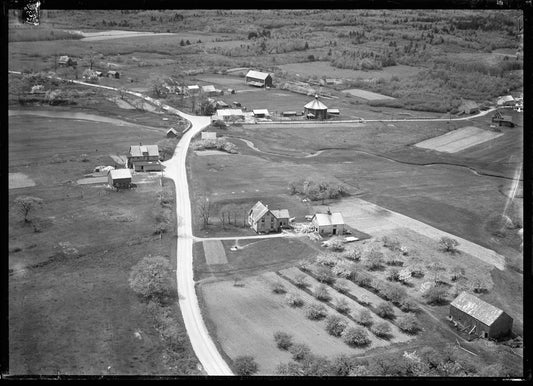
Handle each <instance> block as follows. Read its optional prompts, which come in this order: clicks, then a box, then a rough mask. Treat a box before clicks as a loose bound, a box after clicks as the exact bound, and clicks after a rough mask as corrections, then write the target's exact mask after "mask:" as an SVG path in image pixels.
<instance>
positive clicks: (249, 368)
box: [233, 355, 259, 375]
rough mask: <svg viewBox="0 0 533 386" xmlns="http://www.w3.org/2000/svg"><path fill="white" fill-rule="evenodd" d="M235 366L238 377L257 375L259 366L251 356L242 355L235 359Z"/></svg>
mask: <svg viewBox="0 0 533 386" xmlns="http://www.w3.org/2000/svg"><path fill="white" fill-rule="evenodd" d="M233 366H234V367H235V371H236V373H237V374H238V375H252V374H255V373H257V371H258V370H259V366H258V365H257V362H256V361H255V359H254V357H253V356H251V355H241V356H238V357H237V358H235V360H234V361H233Z"/></svg>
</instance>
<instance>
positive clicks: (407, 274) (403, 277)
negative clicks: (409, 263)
mask: <svg viewBox="0 0 533 386" xmlns="http://www.w3.org/2000/svg"><path fill="white" fill-rule="evenodd" d="M411 276H412V272H411V270H410V269H409V268H403V269H401V270H400V271H399V272H398V281H399V282H400V283H402V284H405V285H410V284H411Z"/></svg>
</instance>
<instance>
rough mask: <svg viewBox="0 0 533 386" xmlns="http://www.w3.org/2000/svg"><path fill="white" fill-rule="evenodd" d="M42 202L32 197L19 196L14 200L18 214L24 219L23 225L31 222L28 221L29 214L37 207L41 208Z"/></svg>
mask: <svg viewBox="0 0 533 386" xmlns="http://www.w3.org/2000/svg"><path fill="white" fill-rule="evenodd" d="M42 204H43V200H42V199H41V198H38V197H32V196H19V197H17V198H16V199H15V205H16V206H17V210H18V212H19V213H20V214H21V216H22V217H23V219H24V222H25V223H29V222H31V220H30V219H29V216H30V213H31V212H34V211H35V210H36V209H37V207H42Z"/></svg>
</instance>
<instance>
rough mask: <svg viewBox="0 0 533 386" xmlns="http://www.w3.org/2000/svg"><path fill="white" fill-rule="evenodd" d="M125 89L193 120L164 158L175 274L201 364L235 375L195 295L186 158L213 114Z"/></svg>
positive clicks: (208, 370)
mask: <svg viewBox="0 0 533 386" xmlns="http://www.w3.org/2000/svg"><path fill="white" fill-rule="evenodd" d="M9 73H12V74H21V73H20V72H18V71H9ZM48 78H55V79H60V80H66V79H61V78H59V77H52V76H48ZM68 81H69V82H72V83H77V84H81V85H84V86H89V87H97V88H104V89H108V90H113V91H119V89H117V88H114V87H109V86H101V85H98V84H92V83H86V82H81V81H77V80H68ZM124 92H125V93H128V94H131V95H135V96H137V97H139V98H143V99H145V100H146V101H148V102H150V103H153V104H154V105H157V106H159V107H161V108H163V109H165V110H167V111H168V112H170V113H172V114H177V115H179V116H181V117H182V118H184V119H186V120H188V121H189V122H191V127H190V128H189V130H187V132H186V133H185V134H184V135H183V136H182V137H181V139H180V141H179V142H178V145H177V146H176V150H175V152H174V156H173V157H172V158H171V159H170V160H168V161H166V162H163V164H164V165H165V166H166V168H165V171H164V175H165V176H166V177H168V178H171V179H172V180H173V181H174V183H175V186H176V214H177V216H176V218H177V219H178V227H177V228H178V232H177V233H178V237H177V240H176V243H177V255H176V260H177V264H176V266H177V267H176V278H177V285H178V299H179V305H180V309H181V313H182V316H183V321H184V323H185V328H186V330H187V335H188V336H189V339H190V341H191V345H192V347H193V350H194V353H195V354H196V357H197V358H198V360H199V361H200V363H201V364H202V367H203V370H204V371H205V372H206V373H207V374H208V375H233V373H232V371H231V369H230V368H229V366H228V364H227V363H226V362H225V361H224V359H223V358H222V356H221V355H220V353H219V352H218V349H217V347H216V346H215V344H214V342H213V340H212V339H211V337H210V335H209V332H208V331H207V328H206V326H205V323H204V320H203V318H202V313H201V311H200V306H199V304H198V298H197V297H196V291H195V287H194V286H195V283H194V279H193V264H192V244H193V234H192V217H191V202H190V198H189V185H188V182H187V170H186V167H185V160H186V157H187V150H188V148H189V144H190V142H191V139H192V137H194V136H195V135H196V134H197V133H199V132H200V131H201V130H202V129H203V128H205V127H206V126H207V125H209V124H210V123H211V118H210V117H199V116H194V115H188V114H185V113H182V112H181V111H179V110H177V109H174V108H172V107H170V106H167V105H164V104H162V103H161V102H159V101H158V100H155V99H153V98H150V97H148V96H145V95H143V94H141V93H138V92H133V91H129V90H125V91H124Z"/></svg>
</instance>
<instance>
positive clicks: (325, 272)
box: [315, 267, 335, 284]
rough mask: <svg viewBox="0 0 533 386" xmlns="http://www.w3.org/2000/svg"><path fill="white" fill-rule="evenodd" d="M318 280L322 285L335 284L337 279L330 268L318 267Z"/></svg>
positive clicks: (316, 273)
mask: <svg viewBox="0 0 533 386" xmlns="http://www.w3.org/2000/svg"><path fill="white" fill-rule="evenodd" d="M315 275H316V279H317V280H318V281H319V282H321V283H326V284H333V282H334V281H335V277H334V276H333V274H332V273H331V270H330V269H329V268H328V267H318V269H317V270H316V272H315Z"/></svg>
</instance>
